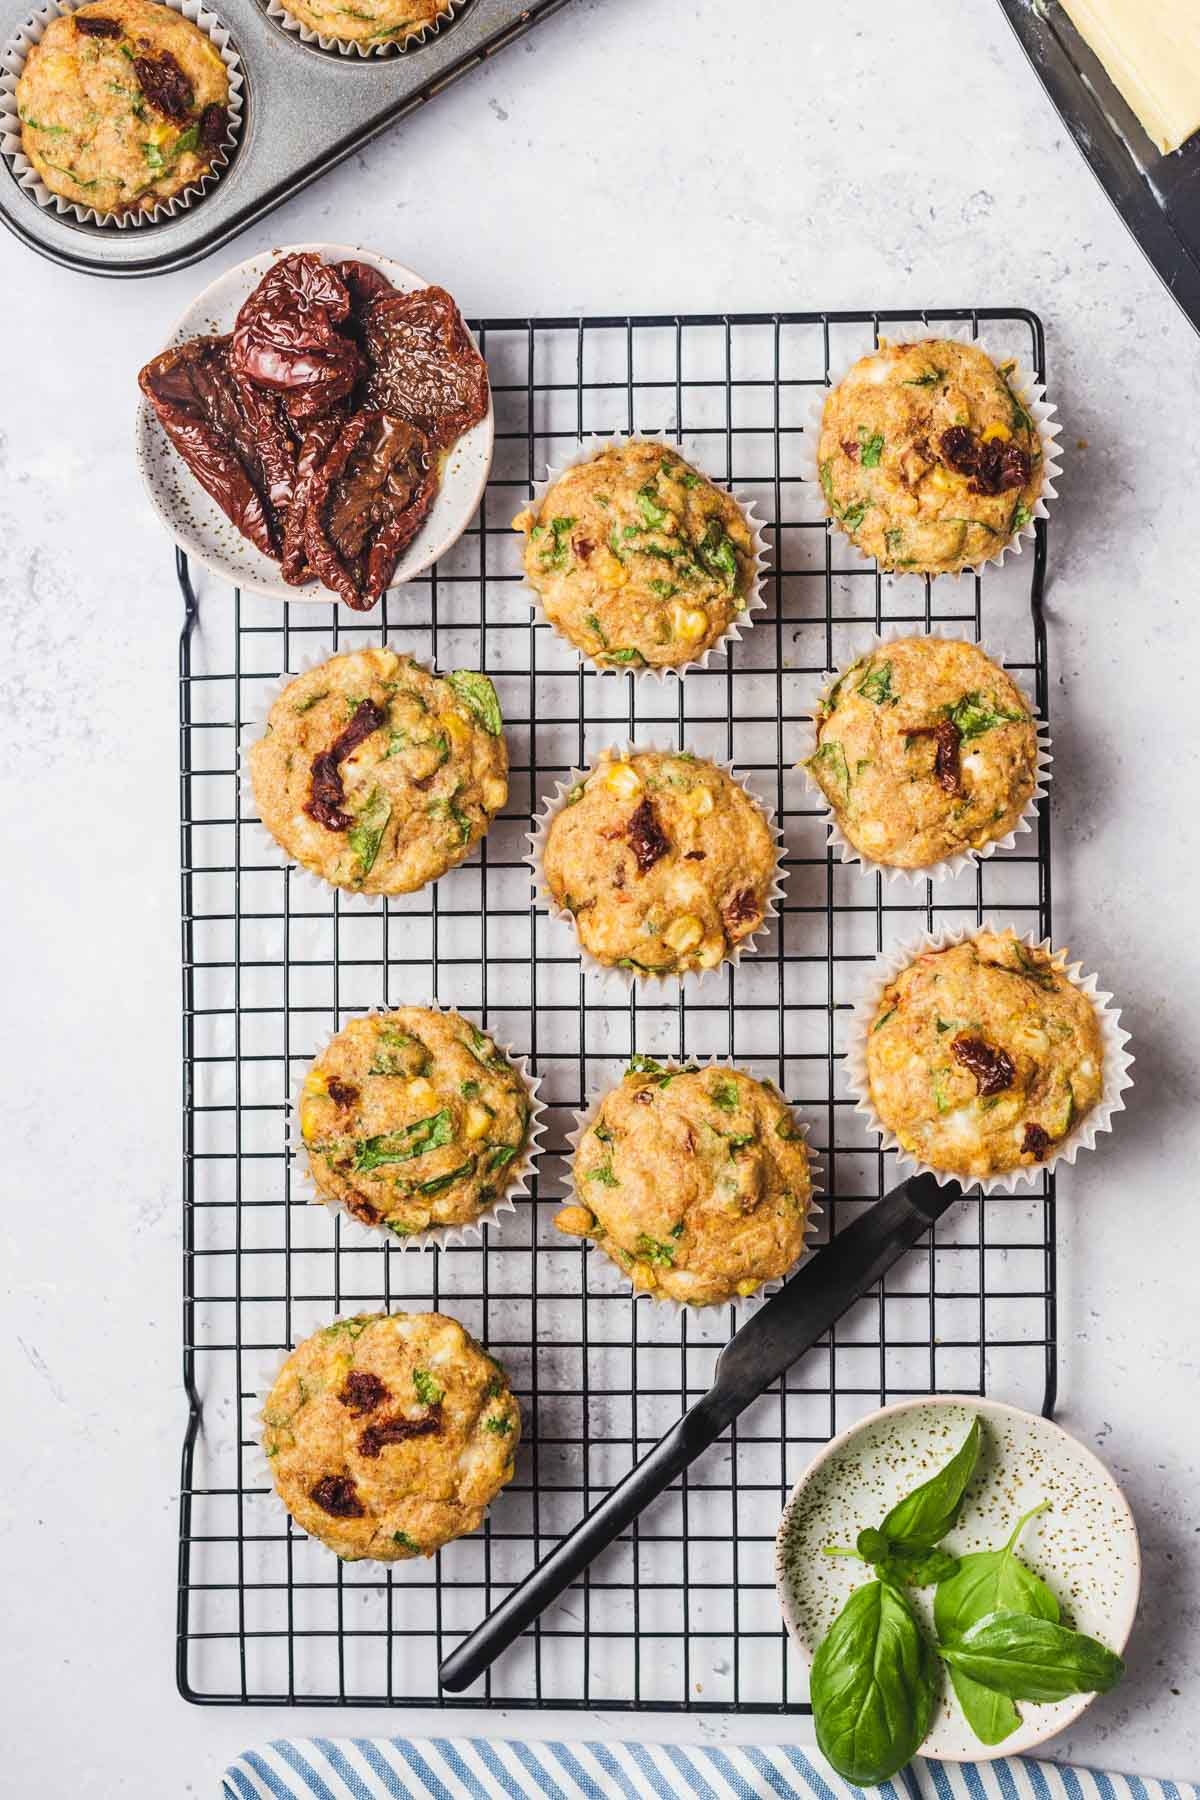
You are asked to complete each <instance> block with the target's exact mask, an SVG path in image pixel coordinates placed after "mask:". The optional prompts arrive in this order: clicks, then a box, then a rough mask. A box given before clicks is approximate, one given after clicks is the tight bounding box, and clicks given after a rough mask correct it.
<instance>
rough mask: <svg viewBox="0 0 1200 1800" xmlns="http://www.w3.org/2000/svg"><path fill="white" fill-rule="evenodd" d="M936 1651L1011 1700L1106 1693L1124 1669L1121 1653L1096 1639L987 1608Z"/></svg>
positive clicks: (1051, 1623) (1050, 1622)
mask: <svg viewBox="0 0 1200 1800" xmlns="http://www.w3.org/2000/svg"><path fill="white" fill-rule="evenodd" d="M940 1650H941V1655H942V1658H943V1660H944V1661H945V1662H947V1663H949V1665H950V1667H951V1669H961V1670H962V1672H963V1674H964V1675H968V1676H970V1678H971V1680H972V1681H977V1682H980V1683H981V1684H982V1685H983V1686H984V1687H988V1688H992V1689H993V1690H994V1691H995V1692H996V1693H998V1694H1007V1695H1008V1698H1009V1699H1010V1700H1037V1701H1042V1702H1043V1703H1045V1702H1049V1701H1053V1700H1066V1699H1067V1698H1068V1697H1069V1696H1070V1695H1071V1694H1106V1693H1107V1692H1108V1690H1109V1688H1111V1687H1115V1686H1116V1685H1117V1682H1118V1681H1120V1679H1121V1676H1122V1675H1123V1674H1124V1672H1125V1665H1124V1663H1123V1662H1122V1661H1121V1658H1120V1657H1119V1656H1117V1655H1116V1654H1115V1653H1114V1652H1113V1651H1112V1650H1106V1649H1105V1647H1104V1645H1103V1644H1100V1643H1097V1641H1096V1639H1095V1638H1090V1637H1087V1636H1085V1635H1084V1633H1083V1632H1082V1631H1071V1630H1069V1629H1068V1627H1067V1626H1066V1625H1056V1624H1055V1623H1054V1621H1053V1619H1033V1618H1030V1616H1029V1614H1028V1613H1019V1612H994V1613H988V1614H987V1616H986V1617H985V1618H982V1619H980V1621H979V1623H978V1624H977V1625H972V1627H971V1629H970V1630H969V1631H968V1632H966V1633H965V1634H964V1635H963V1636H962V1637H961V1638H960V1639H959V1640H958V1641H957V1643H953V1644H942V1645H941V1646H940Z"/></svg>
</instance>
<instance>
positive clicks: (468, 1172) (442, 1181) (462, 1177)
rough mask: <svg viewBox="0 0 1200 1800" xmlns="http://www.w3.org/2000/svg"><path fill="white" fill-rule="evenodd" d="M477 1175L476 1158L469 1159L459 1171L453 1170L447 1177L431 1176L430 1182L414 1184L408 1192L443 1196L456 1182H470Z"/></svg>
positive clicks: (460, 1165)
mask: <svg viewBox="0 0 1200 1800" xmlns="http://www.w3.org/2000/svg"><path fill="white" fill-rule="evenodd" d="M474 1173H475V1158H474V1157H473V1156H471V1157H468V1159H467V1161H466V1162H465V1163H460V1164H459V1166H458V1168H457V1169H451V1170H450V1172H449V1174H447V1175H431V1176H430V1178H429V1180H428V1181H417V1182H414V1183H413V1185H412V1187H411V1188H410V1189H409V1190H408V1191H409V1193H412V1194H443V1193H445V1191H446V1189H447V1188H449V1187H453V1186H454V1184H455V1182H456V1181H469V1180H470V1178H471V1176H472V1175H473V1174H474Z"/></svg>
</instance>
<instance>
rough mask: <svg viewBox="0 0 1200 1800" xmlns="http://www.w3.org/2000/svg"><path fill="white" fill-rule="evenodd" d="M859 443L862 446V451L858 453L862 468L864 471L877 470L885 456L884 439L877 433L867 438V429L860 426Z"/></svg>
mask: <svg viewBox="0 0 1200 1800" xmlns="http://www.w3.org/2000/svg"><path fill="white" fill-rule="evenodd" d="M858 441H859V444H860V445H861V449H860V450H859V453H858V460H859V462H860V463H861V464H862V467H863V468H864V469H877V468H878V467H879V459H880V457H881V456H882V455H883V439H882V438H881V437H880V435H879V433H878V432H877V431H876V432H872V434H871V436H870V437H867V436H865V428H864V427H863V426H861V425H860V426H859V430H858Z"/></svg>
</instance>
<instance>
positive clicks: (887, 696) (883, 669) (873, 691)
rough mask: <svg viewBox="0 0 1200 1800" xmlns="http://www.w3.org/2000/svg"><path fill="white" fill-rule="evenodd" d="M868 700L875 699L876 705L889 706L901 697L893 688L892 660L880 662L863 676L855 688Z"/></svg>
mask: <svg viewBox="0 0 1200 1800" xmlns="http://www.w3.org/2000/svg"><path fill="white" fill-rule="evenodd" d="M855 692H856V693H859V694H861V695H862V696H863V697H864V699H866V700H873V701H874V702H875V704H876V706H887V705H889V704H890V702H891V701H893V700H898V699H899V698H900V696H899V694H897V693H895V692H894V691H893V689H892V665H891V663H890V662H885V663H880V664H879V666H878V667H877V668H874V669H871V670H869V671H868V672H867V674H866V675H864V676H863V678H862V680H861V681H860V682H859V684H858V687H857V688H856V690H855Z"/></svg>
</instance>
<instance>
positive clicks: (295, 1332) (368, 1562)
mask: <svg viewBox="0 0 1200 1800" xmlns="http://www.w3.org/2000/svg"><path fill="white" fill-rule="evenodd" d="M448 1304H453V1302H452V1301H450V1302H448ZM292 1310H293V1325H292V1337H293V1342H292V1343H291V1344H290V1345H289V1346H288V1347H287V1348H286V1349H284V1350H278V1351H276V1352H275V1353H274V1354H273V1355H272V1354H271V1353H270V1352H268V1351H266V1350H264V1351H262V1352H261V1354H259V1355H258V1356H256V1357H255V1358H254V1359H253V1361H252V1362H251V1363H250V1364H249V1366H248V1367H247V1368H246V1370H245V1372H244V1374H243V1391H248V1392H249V1394H251V1395H252V1396H253V1398H254V1399H255V1400H256V1401H257V1405H256V1406H255V1407H254V1410H253V1412H252V1413H251V1414H250V1417H249V1420H248V1424H249V1427H250V1439H249V1442H248V1443H246V1444H245V1445H244V1447H243V1450H242V1470H243V1473H242V1491H243V1492H245V1491H246V1490H248V1489H251V1488H257V1487H261V1488H263V1489H264V1490H265V1491H266V1492H267V1493H268V1494H269V1495H270V1496H271V1499H272V1501H273V1502H274V1504H275V1505H276V1506H278V1507H280V1508H281V1509H282V1511H283V1513H284V1516H285V1517H286V1518H287V1520H288V1521H289V1523H290V1525H291V1527H292V1529H293V1530H294V1531H295V1532H296V1533H297V1534H298V1535H299V1536H300V1537H302V1538H305V1539H307V1540H308V1541H310V1542H311V1543H313V1544H314V1545H316V1547H317V1548H318V1549H319V1550H320V1551H322V1552H323V1553H324V1554H325V1555H327V1556H332V1557H334V1558H335V1560H336V1561H337V1562H338V1564H339V1565H340V1566H341V1567H342V1568H343V1569H346V1570H351V1569H354V1570H358V1569H362V1570H363V1571H364V1572H367V1573H368V1574H369V1573H371V1572H375V1574H376V1580H377V1582H378V1583H379V1585H380V1586H382V1585H383V1584H384V1582H385V1581H386V1580H387V1578H388V1577H389V1576H390V1575H396V1574H397V1573H398V1572H399V1570H401V1569H404V1568H407V1567H409V1566H410V1564H420V1563H424V1562H428V1561H429V1560H431V1558H432V1557H433V1556H440V1555H441V1554H442V1552H443V1551H446V1550H451V1549H452V1548H453V1546H454V1545H455V1544H456V1543H458V1542H460V1541H461V1540H459V1539H458V1538H451V1540H450V1542H449V1543H446V1544H443V1545H442V1546H441V1547H440V1549H438V1550H434V1551H432V1552H429V1553H426V1554H422V1555H421V1556H408V1557H396V1558H388V1559H387V1560H383V1559H381V1558H379V1557H375V1556H358V1557H349V1558H347V1557H340V1556H338V1554H337V1551H336V1550H333V1549H331V1548H330V1547H329V1545H327V1544H323V1543H322V1542H321V1540H320V1539H319V1538H316V1537H313V1536H312V1534H311V1533H310V1532H307V1531H305V1530H304V1527H303V1526H302V1525H299V1524H297V1522H296V1520H295V1519H294V1518H293V1517H292V1514H291V1513H290V1512H289V1511H288V1509H287V1506H286V1505H285V1503H284V1500H283V1497H282V1495H281V1494H280V1493H279V1490H278V1489H277V1487H276V1486H275V1477H274V1475H273V1473H272V1470H271V1461H270V1458H269V1457H268V1456H267V1453H266V1451H265V1450H264V1449H263V1437H264V1435H265V1433H266V1429H267V1422H266V1418H265V1416H264V1415H265V1413H266V1408H267V1401H268V1400H269V1399H270V1397H271V1389H272V1388H273V1387H274V1386H275V1383H276V1381H277V1380H278V1379H279V1376H280V1374H281V1373H282V1371H283V1366H284V1364H285V1363H286V1362H287V1360H288V1358H289V1357H290V1356H292V1355H293V1353H294V1352H295V1351H296V1350H298V1349H299V1347H300V1345H301V1344H303V1343H306V1342H307V1341H308V1339H309V1338H310V1337H313V1336H315V1334H316V1333H317V1332H318V1331H325V1330H328V1329H329V1327H330V1326H333V1325H344V1324H346V1323H348V1322H349V1321H350V1320H351V1319H360V1318H367V1319H386V1318H389V1317H390V1316H391V1311H392V1310H394V1311H395V1312H398V1313H401V1312H411V1311H413V1310H414V1309H413V1308H412V1307H410V1306H398V1307H395V1308H394V1309H387V1308H385V1307H377V1308H371V1309H370V1310H366V1309H364V1308H362V1307H355V1308H353V1309H351V1310H348V1311H347V1310H343V1311H341V1312H336V1313H334V1314H332V1315H330V1314H329V1313H328V1311H326V1310H325V1307H324V1303H323V1302H320V1301H309V1302H307V1303H305V1302H297V1303H296V1304H294V1306H293V1309H292ZM416 1310H418V1311H419V1312H423V1313H431V1312H439V1313H441V1314H442V1316H443V1318H449V1319H455V1323H456V1324H461V1320H458V1319H456V1318H455V1315H454V1313H452V1312H445V1311H443V1308H442V1306H441V1305H437V1306H423V1307H420V1308H418V1309H416ZM300 1318H302V1321H303V1322H298V1320H299V1319H300ZM463 1330H464V1331H466V1330H467V1327H466V1326H465V1325H464V1326H463ZM469 1335H470V1336H471V1337H474V1336H475V1334H474V1332H471V1333H469ZM475 1342H476V1343H477V1344H480V1348H481V1349H482V1350H484V1351H485V1352H487V1354H489V1355H490V1354H491V1353H490V1351H487V1345H486V1344H482V1343H480V1340H479V1339H478V1338H475ZM492 1360H493V1361H496V1362H499V1363H500V1367H501V1368H502V1369H503V1370H504V1373H505V1375H507V1376H508V1379H509V1382H510V1385H511V1382H512V1376H511V1374H510V1373H509V1370H508V1366H507V1364H506V1363H505V1362H504V1361H503V1360H502V1359H501V1358H498V1357H495V1358H493V1359H492ZM513 1398H514V1400H517V1396H516V1390H515V1389H514V1390H513ZM517 1405H518V1407H519V1409H520V1412H521V1442H522V1444H523V1443H524V1441H525V1437H526V1426H527V1420H528V1410H527V1408H526V1407H524V1406H522V1405H521V1403H520V1401H519V1400H517ZM519 1451H520V1445H519V1446H518V1453H519ZM508 1485H509V1484H508V1482H506V1483H505V1484H504V1487H502V1488H501V1489H500V1491H499V1493H497V1494H496V1496H495V1498H494V1499H493V1500H492V1501H491V1502H490V1504H489V1506H488V1508H487V1519H486V1520H485V1523H484V1525H483V1526H481V1527H480V1530H485V1529H486V1525H487V1522H488V1521H490V1519H491V1516H492V1507H493V1506H495V1505H497V1504H498V1503H499V1502H500V1501H502V1500H503V1498H504V1494H505V1490H506V1488H507V1487H508ZM478 1535H479V1533H478V1532H464V1534H463V1537H464V1539H465V1540H466V1541H467V1542H468V1543H469V1542H470V1541H471V1540H472V1539H473V1538H477V1537H478ZM363 1585H368V1584H363ZM372 1585H373V1584H372Z"/></svg>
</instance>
